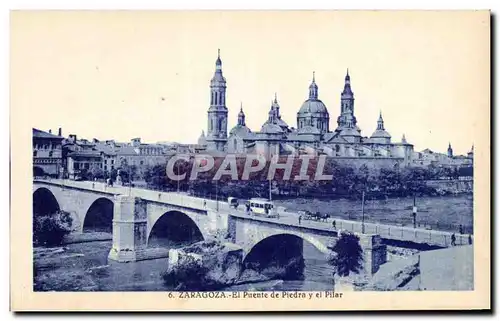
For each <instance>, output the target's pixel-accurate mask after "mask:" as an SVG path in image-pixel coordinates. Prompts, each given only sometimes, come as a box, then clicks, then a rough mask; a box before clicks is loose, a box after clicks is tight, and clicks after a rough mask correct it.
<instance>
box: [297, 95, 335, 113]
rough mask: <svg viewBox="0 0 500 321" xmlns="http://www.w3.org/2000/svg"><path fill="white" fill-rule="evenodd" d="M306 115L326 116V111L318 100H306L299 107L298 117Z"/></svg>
mask: <svg viewBox="0 0 500 321" xmlns="http://www.w3.org/2000/svg"><path fill="white" fill-rule="evenodd" d="M308 113H326V114H328V110H327V109H326V106H325V104H323V102H322V101H321V100H319V99H308V100H306V101H305V102H304V103H303V104H302V107H300V110H299V116H300V115H303V114H308Z"/></svg>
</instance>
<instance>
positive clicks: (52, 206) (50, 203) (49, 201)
mask: <svg viewBox="0 0 500 321" xmlns="http://www.w3.org/2000/svg"><path fill="white" fill-rule="evenodd" d="M59 210H61V206H60V205H59V201H58V200H57V198H56V196H55V195H54V193H52V192H51V191H50V190H49V189H48V188H45V187H39V188H37V189H36V190H35V191H34V192H33V215H34V216H35V215H49V214H53V213H55V212H57V211H59Z"/></svg>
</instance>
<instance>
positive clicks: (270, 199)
mask: <svg viewBox="0 0 500 321" xmlns="http://www.w3.org/2000/svg"><path fill="white" fill-rule="evenodd" d="M271 183H272V182H271V180H270V179H269V201H272V194H271V185H272V184H271Z"/></svg>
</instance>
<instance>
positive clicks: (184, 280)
mask: <svg viewBox="0 0 500 321" xmlns="http://www.w3.org/2000/svg"><path fill="white" fill-rule="evenodd" d="M243 256H244V252H243V249H241V248H240V247H239V246H237V245H235V244H233V243H228V242H222V241H219V240H209V241H201V242H198V243H194V244H192V245H189V246H186V247H183V248H180V249H171V250H170V251H169V262H168V267H167V270H166V271H165V272H164V273H163V274H162V277H163V280H164V282H165V283H166V284H167V285H169V286H172V287H174V289H175V290H177V291H179V290H182V291H203V290H219V289H222V288H226V287H229V286H233V285H241V284H246V283H256V282H263V281H269V280H276V279H286V278H288V277H289V276H290V275H292V274H293V275H294V276H295V275H297V274H299V273H298V272H297V271H298V270H300V268H301V267H302V268H303V265H304V262H303V260H301V259H292V260H290V262H288V263H287V264H282V265H279V266H278V265H268V266H265V267H260V266H258V265H256V264H253V265H251V266H247V267H246V268H245V267H244V264H243Z"/></svg>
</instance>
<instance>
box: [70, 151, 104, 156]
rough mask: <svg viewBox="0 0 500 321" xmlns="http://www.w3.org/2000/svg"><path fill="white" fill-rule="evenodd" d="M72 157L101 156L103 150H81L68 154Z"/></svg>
mask: <svg viewBox="0 0 500 321" xmlns="http://www.w3.org/2000/svg"><path fill="white" fill-rule="evenodd" d="M68 156H70V157H101V152H99V151H97V150H81V151H76V152H71V153H69V154H68Z"/></svg>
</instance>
